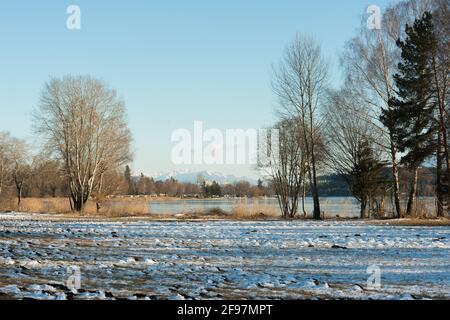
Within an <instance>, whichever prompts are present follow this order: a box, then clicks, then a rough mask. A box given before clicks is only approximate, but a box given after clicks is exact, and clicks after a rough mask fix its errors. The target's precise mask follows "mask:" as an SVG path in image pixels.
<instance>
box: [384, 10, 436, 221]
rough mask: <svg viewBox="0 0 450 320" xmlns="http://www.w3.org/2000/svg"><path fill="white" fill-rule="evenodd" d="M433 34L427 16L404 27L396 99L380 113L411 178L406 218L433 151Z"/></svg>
mask: <svg viewBox="0 0 450 320" xmlns="http://www.w3.org/2000/svg"><path fill="white" fill-rule="evenodd" d="M433 30H434V27H433V21H432V15H431V13H429V12H425V13H424V14H423V16H422V18H421V19H417V20H416V21H415V22H414V24H413V26H409V25H406V39H405V41H402V40H400V39H399V40H398V41H397V45H398V47H399V48H400V49H401V58H402V59H401V62H400V63H399V65H398V69H399V73H398V74H396V75H394V81H395V84H396V96H394V97H393V98H392V99H391V101H390V105H391V109H390V110H383V114H382V116H381V121H382V122H383V123H384V124H385V125H386V126H387V127H388V128H390V129H392V131H393V132H394V139H395V142H396V144H397V147H398V149H399V151H400V152H402V153H403V154H404V156H403V158H402V163H403V164H404V165H406V166H407V167H408V168H409V169H410V171H411V174H412V175H411V177H412V178H411V182H410V191H409V198H408V204H407V209H406V215H411V214H412V211H413V206H414V204H415V200H416V193H417V178H418V170H419V167H420V166H421V165H422V164H423V162H424V161H425V160H426V159H427V158H429V157H430V156H431V155H433V154H434V152H435V151H436V147H437V146H436V133H437V130H438V126H437V123H436V120H435V112H436V108H437V102H436V97H435V94H434V91H433V86H432V83H433V70H432V60H431V57H432V54H431V53H432V52H433V51H434V50H435V48H436V45H437V40H436V37H435V35H434V32H433Z"/></svg>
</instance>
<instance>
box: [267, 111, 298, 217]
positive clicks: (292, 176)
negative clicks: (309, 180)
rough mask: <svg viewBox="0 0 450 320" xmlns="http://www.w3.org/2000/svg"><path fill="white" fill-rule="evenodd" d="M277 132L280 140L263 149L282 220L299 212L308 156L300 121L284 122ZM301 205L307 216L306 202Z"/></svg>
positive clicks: (273, 141)
mask: <svg viewBox="0 0 450 320" xmlns="http://www.w3.org/2000/svg"><path fill="white" fill-rule="evenodd" d="M274 129H276V130H277V133H278V134H277V135H278V137H276V138H277V140H278V141H275V139H274V138H273V137H271V139H270V142H268V144H269V145H268V146H265V147H264V149H265V150H267V151H268V153H269V159H270V164H269V165H267V164H266V165H265V166H264V168H263V169H264V170H265V174H266V175H267V176H268V177H269V178H270V180H271V181H272V183H273V186H274V189H275V192H276V194H277V196H278V204H279V207H280V210H281V213H282V215H283V218H285V219H293V218H295V216H296V215H297V213H298V209H299V198H300V196H302V197H304V193H303V190H304V188H303V185H304V182H305V176H306V153H305V152H304V150H305V143H304V140H303V130H302V129H301V124H300V121H298V119H286V120H281V121H280V122H279V123H278V124H277V125H276V126H275V127H274ZM272 143H277V144H278V145H277V146H273V145H272ZM302 199H304V198H302ZM302 203H303V211H304V215H305V208H304V201H302Z"/></svg>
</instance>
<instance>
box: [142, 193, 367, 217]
mask: <svg viewBox="0 0 450 320" xmlns="http://www.w3.org/2000/svg"><path fill="white" fill-rule="evenodd" d="M320 204H321V210H322V212H325V216H326V217H336V216H337V215H339V216H340V217H347V218H348V217H358V216H359V204H358V202H357V201H356V199H354V198H351V197H335V198H322V199H321V203H320ZM300 205H301V204H300ZM246 206H248V208H249V209H251V208H258V207H263V208H270V209H271V210H274V211H277V212H280V209H279V206H278V201H277V199H273V198H267V199H208V200H206V199H202V200H197V199H186V200H176V201H152V202H151V203H150V212H151V213H152V214H169V213H170V214H186V213H206V212H208V211H209V210H211V209H221V210H223V211H225V212H228V213H232V211H233V209H234V208H236V207H239V208H245V207H246ZM300 210H301V209H300ZM306 210H307V212H308V213H311V212H312V211H313V201H312V198H307V199H306Z"/></svg>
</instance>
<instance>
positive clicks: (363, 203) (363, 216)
mask: <svg viewBox="0 0 450 320" xmlns="http://www.w3.org/2000/svg"><path fill="white" fill-rule="evenodd" d="M366 209H367V199H365V198H363V199H361V208H360V218H361V219H366Z"/></svg>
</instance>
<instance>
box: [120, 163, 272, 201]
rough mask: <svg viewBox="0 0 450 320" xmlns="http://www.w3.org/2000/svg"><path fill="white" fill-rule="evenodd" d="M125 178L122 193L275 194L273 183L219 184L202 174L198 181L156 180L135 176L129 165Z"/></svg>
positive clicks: (177, 195) (217, 195) (220, 195)
mask: <svg viewBox="0 0 450 320" xmlns="http://www.w3.org/2000/svg"><path fill="white" fill-rule="evenodd" d="M124 180H125V184H126V188H125V190H126V191H125V192H124V193H122V195H125V194H126V195H134V196H136V195H141V196H142V195H165V196H170V197H201V198H210V197H222V196H230V197H262V196H273V195H274V191H273V189H272V187H271V184H270V183H269V184H268V185H266V184H263V181H261V180H260V181H258V184H257V185H256V186H255V185H252V184H251V183H249V182H248V181H237V182H235V183H227V184H219V183H217V182H216V181H212V182H208V181H206V180H205V179H203V178H202V177H201V176H200V177H199V178H198V179H197V180H198V182H197V183H189V182H179V181H177V180H175V179H173V178H171V179H167V180H165V181H159V180H156V181H155V180H154V179H153V178H151V177H147V176H145V175H144V174H143V173H141V174H140V176H139V177H133V175H132V172H131V169H130V167H129V166H126V167H125V172H124Z"/></svg>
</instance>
